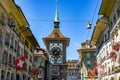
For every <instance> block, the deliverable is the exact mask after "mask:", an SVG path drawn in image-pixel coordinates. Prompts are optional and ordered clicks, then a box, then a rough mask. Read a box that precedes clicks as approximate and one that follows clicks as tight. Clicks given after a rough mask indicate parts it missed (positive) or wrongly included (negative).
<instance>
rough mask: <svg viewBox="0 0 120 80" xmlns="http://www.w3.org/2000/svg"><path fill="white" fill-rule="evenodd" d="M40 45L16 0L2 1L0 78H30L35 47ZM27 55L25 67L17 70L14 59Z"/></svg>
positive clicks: (0, 6) (24, 79) (9, 79)
mask: <svg viewBox="0 0 120 80" xmlns="http://www.w3.org/2000/svg"><path fill="white" fill-rule="evenodd" d="M37 46H39V44H38V43H37V41H36V39H35V37H34V35H33V34H32V33H31V30H30V28H29V24H28V22H27V20H26V18H25V16H24V14H23V13H22V10H21V8H20V7H19V6H17V5H16V4H15V2H14V0H4V1H0V80H30V79H31V74H30V69H31V67H32V63H33V53H34V48H35V47H37ZM21 56H25V57H26V61H25V62H26V65H25V68H24V69H23V70H21V71H16V69H15V65H14V60H15V59H17V58H19V57H21Z"/></svg>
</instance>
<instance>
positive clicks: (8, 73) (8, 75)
mask: <svg viewBox="0 0 120 80" xmlns="http://www.w3.org/2000/svg"><path fill="white" fill-rule="evenodd" d="M9 79H10V72H7V77H6V80H9Z"/></svg>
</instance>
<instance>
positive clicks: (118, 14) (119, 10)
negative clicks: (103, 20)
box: [117, 7, 120, 17]
mask: <svg viewBox="0 0 120 80" xmlns="http://www.w3.org/2000/svg"><path fill="white" fill-rule="evenodd" d="M117 16H118V17H120V7H119V8H118V10H117Z"/></svg>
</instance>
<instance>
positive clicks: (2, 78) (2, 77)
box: [1, 70, 5, 80]
mask: <svg viewBox="0 0 120 80" xmlns="http://www.w3.org/2000/svg"><path fill="white" fill-rule="evenodd" d="M1 80H5V71H4V70H2V71H1Z"/></svg>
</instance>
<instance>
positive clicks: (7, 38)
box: [5, 33, 10, 45]
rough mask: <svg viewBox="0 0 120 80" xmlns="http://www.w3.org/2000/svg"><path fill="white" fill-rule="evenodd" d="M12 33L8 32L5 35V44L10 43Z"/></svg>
mask: <svg viewBox="0 0 120 80" xmlns="http://www.w3.org/2000/svg"><path fill="white" fill-rule="evenodd" d="M9 39H10V34H9V33H6V35H5V44H7V45H9Z"/></svg>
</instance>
